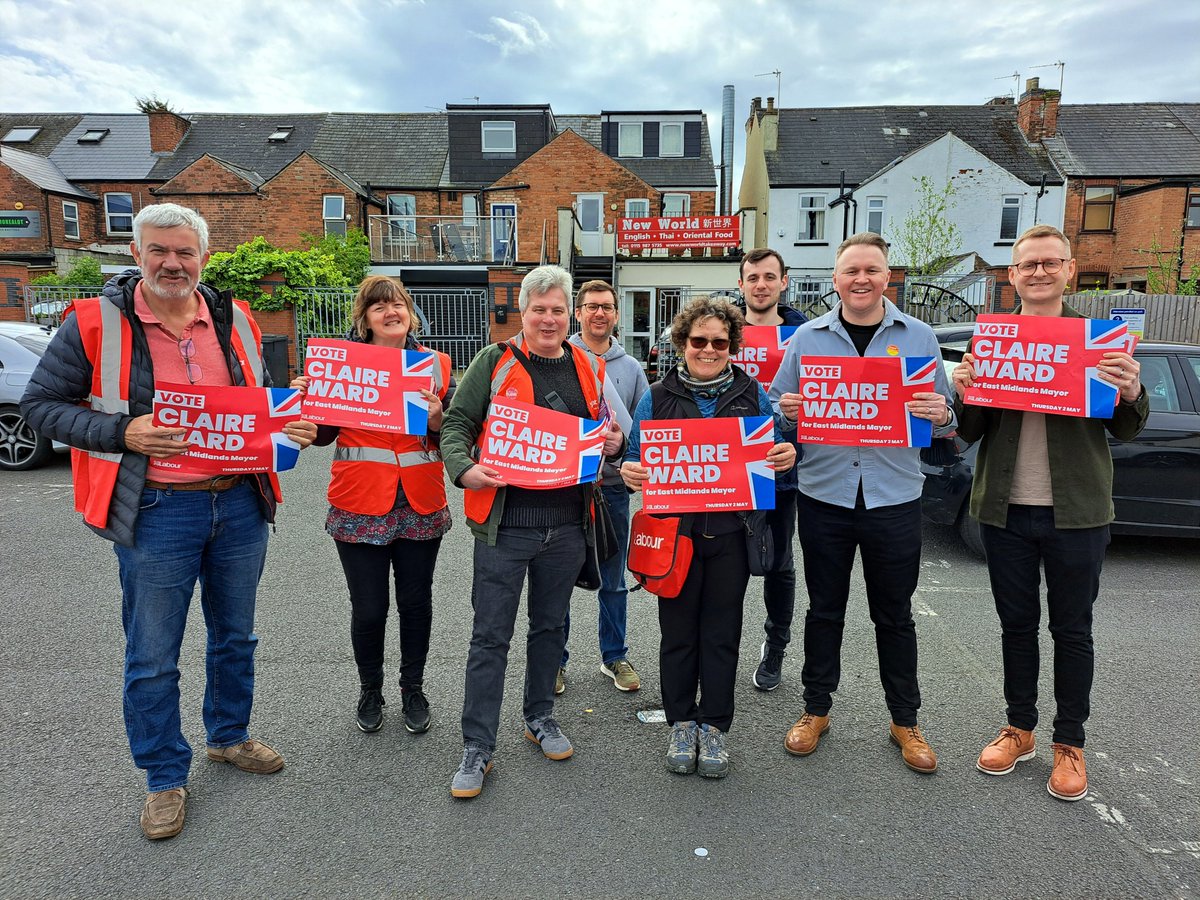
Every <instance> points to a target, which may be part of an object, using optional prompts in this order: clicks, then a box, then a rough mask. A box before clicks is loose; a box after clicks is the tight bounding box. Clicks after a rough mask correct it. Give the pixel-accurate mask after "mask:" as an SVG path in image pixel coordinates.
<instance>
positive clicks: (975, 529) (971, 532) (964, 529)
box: [958, 503, 983, 559]
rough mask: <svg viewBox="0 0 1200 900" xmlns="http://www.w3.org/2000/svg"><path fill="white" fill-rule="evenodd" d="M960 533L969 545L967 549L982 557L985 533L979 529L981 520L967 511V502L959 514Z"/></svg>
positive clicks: (964, 541)
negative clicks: (981, 532)
mask: <svg viewBox="0 0 1200 900" xmlns="http://www.w3.org/2000/svg"><path fill="white" fill-rule="evenodd" d="M958 534H959V536H960V537H961V538H962V540H963V543H964V544H966V545H967V549H968V550H970V551H971V552H972V553H974V554H975V555H976V556H978V557H980V558H981V559H982V558H983V535H982V534H980V531H979V520H978V519H976V518H975V517H974V516H973V515H971V514H970V513H969V512H968V511H967V504H965V503H964V504H963V508H962V512H961V513H959V514H958Z"/></svg>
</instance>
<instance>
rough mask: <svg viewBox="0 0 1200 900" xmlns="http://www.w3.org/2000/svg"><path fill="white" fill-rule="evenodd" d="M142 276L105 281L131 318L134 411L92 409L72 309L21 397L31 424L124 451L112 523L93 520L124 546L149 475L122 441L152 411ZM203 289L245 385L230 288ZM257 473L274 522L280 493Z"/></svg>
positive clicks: (78, 443)
mask: <svg viewBox="0 0 1200 900" xmlns="http://www.w3.org/2000/svg"><path fill="white" fill-rule="evenodd" d="M139 281H141V275H140V274H139V273H138V272H137V271H136V270H127V271H125V272H123V273H121V274H120V275H118V276H117V277H115V278H113V279H112V280H110V281H109V282H108V283H107V284H106V285H105V286H104V296H105V297H107V298H108V299H109V300H111V301H112V302H113V303H114V304H115V305H116V306H117V308H118V309H120V310H121V312H122V313H123V314H124V315H125V318H126V319H128V320H129V324H130V328H131V330H132V333H133V353H132V358H131V360H130V378H131V382H132V383H131V384H130V385H129V415H122V414H108V413H101V412H95V411H94V410H92V409H90V408H89V407H88V405H87V401H88V398H89V397H90V396H91V393H92V364H91V362H90V361H89V360H88V358H87V355H86V354H85V353H84V351H83V341H82V339H81V338H80V335H79V323H78V322H77V321H76V319H75V317H74V316H68V317H67V318H66V319H65V320H64V321H63V323H62V326H61V327H60V328H59V329H58V332H57V333H56V334H55V335H54V338H53V339H52V340H51V341H50V346H49V347H47V348H46V354H45V355H44V356H43V357H42V361H41V362H40V363H39V364H38V366H37V368H36V369H34V372H33V376H32V377H31V378H30V379H29V386H28V387H26V389H25V396H23V397H22V398H21V412H22V413H23V414H24V415H25V417H26V419H28V421H29V424H30V426H31V427H33V428H34V429H36V430H37V431H40V432H41V433H42V434H44V435H46V436H47V437H49V438H53V439H54V440H56V441H61V442H62V443H64V444H70V445H71V446H72V447H78V448H80V449H81V450H100V451H103V452H106V453H122V454H124V455H123V456H122V457H121V467H120V469H119V470H118V472H117V483H116V486H115V487H114V488H113V496H112V502H111V504H110V506H109V511H108V527H107V528H95V527H92V526H90V525H89V526H88V527H89V528H92V530H93V531H95V532H96V533H97V534H99V535H100V536H102V537H104V538H107V539H108V540H110V541H114V542H115V543H118V544H123V545H125V546H127V547H128V546H132V545H133V535H134V525H135V524H136V522H137V516H138V507H139V505H140V502H141V496H142V488H143V486H144V484H145V481H146V464H147V462H148V458H147V457H145V456H143V455H142V454H140V453H134V452H132V451H130V450H128V448H127V447H126V446H125V429H126V428H128V427H129V423H130V422H131V421H132V420H133V419H134V418H135V417H137V416H144V415H148V414H149V413H151V412H152V411H153V406H154V367H153V364H152V362H151V359H150V348H149V346H148V345H147V343H146V334H145V332H144V331H143V330H142V322H141V320H140V319H139V318H138V317H137V315H136V314H135V313H134V310H133V292H134V288H135V287H137V283H138V282H139ZM199 289H200V292H201V293H202V294H203V295H204V300H205V302H206V303H207V304H208V309H209V313H210V314H211V316H212V321H213V326H214V330H215V331H216V334H217V340H218V341H219V342H220V344H221V349H222V350H224V352H225V361H226V363H227V365H228V366H229V374H230V376H231V377H232V379H233V383H234V384H236V385H244V384H245V379H244V378H243V376H242V369H241V366H240V365H238V363H237V360H236V357H235V356H234V353H233V350H232V346H231V333H232V331H233V323H232V318H231V315H230V306H231V303H232V296H231V295H230V294H228V293H224V294H218V293H217V292H216V291H215V290H214V289H212V288H211V287H209V286H208V285H206V284H201V285H200V288H199ZM263 381H264V382H265V385H264V386H270V384H271V376H270V375H269V374H268V373H267V370H266V368H265V367H264V369H263ZM81 404H82V405H81ZM255 479H256V488H257V492H258V495H259V503H260V504H261V505H262V508H263V515H264V516H265V517H266V519H267V521H268V522H274V521H275V495H274V492H273V491H272V490H271V484H270V480H269V479H268V478H267V476H266V475H258V476H255Z"/></svg>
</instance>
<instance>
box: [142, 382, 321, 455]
mask: <svg viewBox="0 0 1200 900" xmlns="http://www.w3.org/2000/svg"><path fill="white" fill-rule="evenodd" d="M300 418H301V415H300V392H299V391H297V390H294V389H292V388H259V387H208V386H205V385H201V384H170V383H165V382H155V385H154V418H153V422H154V424H155V425H160V426H163V427H166V428H186V429H187V432H186V433H185V434H184V435H183V440H184V441H186V442H187V443H189V444H191V445H192V448H191V449H190V450H188V452H187V453H184V454H181V455H180V456H172V457H171V458H170V459H158V460H155V461H154V462H155V465H156V466H157V467H159V468H161V469H169V470H171V471H173V472H177V473H179V474H181V475H198V476H201V477H206V476H210V475H239V474H244V473H248V472H283V471H285V470H287V469H290V468H292V467H293V466H294V465H296V459H297V458H298V457H299V455H300V445H299V444H297V443H295V442H294V441H293V440H292V439H291V438H289V437H288V436H287V435H285V434H284V433H283V426H284V425H286V424H287V423H288V422H295V421H297V420H298V419H300Z"/></svg>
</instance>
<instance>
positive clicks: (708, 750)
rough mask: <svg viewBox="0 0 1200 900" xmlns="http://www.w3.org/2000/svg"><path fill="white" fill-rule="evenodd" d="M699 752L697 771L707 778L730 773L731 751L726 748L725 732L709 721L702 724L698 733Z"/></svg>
mask: <svg viewBox="0 0 1200 900" xmlns="http://www.w3.org/2000/svg"><path fill="white" fill-rule="evenodd" d="M697 743H698V744H699V754H698V759H697V760H696V771H697V772H699V773H700V774H701V775H703V776H704V777H705V778H724V777H725V776H726V775H728V774H729V751H728V750H726V749H725V732H723V731H722V730H721V729H720V728H713V727H712V726H711V725H709V724H708V723H705V724H703V725H701V726H700V731H699V733H698V735H697Z"/></svg>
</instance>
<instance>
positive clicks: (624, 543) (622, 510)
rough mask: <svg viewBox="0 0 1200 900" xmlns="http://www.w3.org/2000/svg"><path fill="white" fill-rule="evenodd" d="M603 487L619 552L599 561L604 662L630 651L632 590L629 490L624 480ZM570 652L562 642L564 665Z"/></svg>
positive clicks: (568, 632)
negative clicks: (628, 576)
mask: <svg viewBox="0 0 1200 900" xmlns="http://www.w3.org/2000/svg"><path fill="white" fill-rule="evenodd" d="M601 490H602V491H603V492H604V501H605V502H606V503H607V504H608V512H609V515H611V516H612V523H613V530H614V531H615V532H616V533H617V552H616V553H614V554H613V555H612V558H611V559H606V560H605V561H604V562H602V563H600V592H599V599H600V661H601V662H602V663H604V664H605V665H608V664H609V663H612V662H616V661H617V660H618V659H624V658H625V657H626V656H628V655H629V648H628V647H626V646H625V612H626V608H627V606H628V602H627V601H628V598H629V591H628V590H627V589H626V587H625V559H626V556H627V554H628V552H629V491H627V490H625V485H623V484H606V485H605V486H604V487H603V488H601ZM563 634H564V635H565V639H566V640H569V639H570V637H571V612H570V610H568V611H567V620H566V622H564V623H563ZM570 655H571V652H570V651H569V650H568V649H567V647H566V644H565V643H564V644H563V655H562V665H563V667H564V668H565V667H566V665H567V659H568V658H569V657H570Z"/></svg>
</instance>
